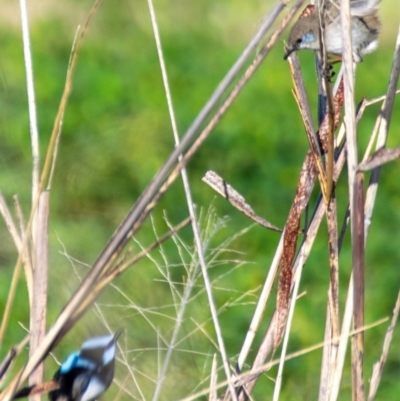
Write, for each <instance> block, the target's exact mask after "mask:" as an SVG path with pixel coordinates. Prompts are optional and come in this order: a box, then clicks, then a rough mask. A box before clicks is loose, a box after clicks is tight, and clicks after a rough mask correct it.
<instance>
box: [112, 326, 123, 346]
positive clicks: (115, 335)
mask: <svg viewBox="0 0 400 401" xmlns="http://www.w3.org/2000/svg"><path fill="white" fill-rule="evenodd" d="M122 331H123V329H119V330H118V331H117V332H116V333H115V334H114V342H115V343H116V342H117V340H118V337H119V336H120V335H121V333H122Z"/></svg>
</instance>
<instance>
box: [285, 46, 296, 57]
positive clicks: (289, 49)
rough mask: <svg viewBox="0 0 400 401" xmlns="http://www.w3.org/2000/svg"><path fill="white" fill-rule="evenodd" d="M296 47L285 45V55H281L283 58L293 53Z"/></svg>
mask: <svg viewBox="0 0 400 401" xmlns="http://www.w3.org/2000/svg"><path fill="white" fill-rule="evenodd" d="M296 50H297V49H296V48H295V47H292V48H289V47H286V53H285V55H284V56H283V59H284V60H287V58H288V57H289V56H290V55H291V54H292V53H293V52H295V51H296Z"/></svg>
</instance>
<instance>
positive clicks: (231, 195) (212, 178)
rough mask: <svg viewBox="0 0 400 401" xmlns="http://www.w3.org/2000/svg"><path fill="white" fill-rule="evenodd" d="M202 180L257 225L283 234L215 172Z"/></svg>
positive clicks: (209, 173)
mask: <svg viewBox="0 0 400 401" xmlns="http://www.w3.org/2000/svg"><path fill="white" fill-rule="evenodd" d="M202 180H203V181H204V182H205V183H206V184H208V185H209V186H210V187H211V188H213V189H214V190H215V191H216V192H218V193H219V194H220V195H221V196H222V197H224V198H225V199H226V200H227V201H228V202H229V203H230V204H231V205H232V206H233V207H235V208H236V209H237V210H239V211H240V212H242V213H243V214H244V215H245V216H247V217H249V218H250V219H252V220H253V221H255V222H256V223H257V224H259V225H261V226H263V227H265V228H268V229H269V230H272V231H278V232H282V229H280V228H278V227H276V226H274V225H273V224H271V223H270V222H269V221H267V220H265V219H263V218H262V217H260V216H258V215H257V214H256V213H255V212H254V210H253V209H252V208H251V206H250V205H249V204H247V203H246V201H245V198H244V197H243V196H242V195H240V193H239V192H237V191H236V190H235V189H234V188H233V187H232V186H231V185H229V184H228V183H227V182H226V181H225V180H223V179H222V178H221V177H220V176H219V175H218V174H217V173H215V172H214V171H207V173H206V175H205V176H204V177H203V178H202Z"/></svg>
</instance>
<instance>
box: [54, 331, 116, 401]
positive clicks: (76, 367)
mask: <svg viewBox="0 0 400 401" xmlns="http://www.w3.org/2000/svg"><path fill="white" fill-rule="evenodd" d="M120 334H121V331H119V332H117V333H116V334H106V335H104V336H100V337H93V338H90V339H88V340H86V341H85V342H84V343H83V344H82V347H81V349H80V351H76V352H73V353H72V354H70V355H69V356H68V358H67V359H66V360H65V361H64V362H63V363H62V365H61V367H60V369H59V370H58V371H57V372H56V373H55V375H54V378H53V380H54V381H55V382H56V383H58V385H59V389H57V390H54V391H51V392H49V399H50V401H92V400H96V399H97V398H98V397H99V396H101V395H102V394H103V393H104V392H105V391H106V390H107V388H108V387H109V386H110V384H111V382H112V380H113V377H114V364H115V353H116V341H117V339H118V336H119V335H120Z"/></svg>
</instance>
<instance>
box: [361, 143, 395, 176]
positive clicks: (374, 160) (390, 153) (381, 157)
mask: <svg viewBox="0 0 400 401" xmlns="http://www.w3.org/2000/svg"><path fill="white" fill-rule="evenodd" d="M398 158H400V148H396V149H386V148H381V149H378V150H377V151H376V152H375V153H373V154H372V155H371V157H369V158H368V159H367V160H365V161H364V162H362V163H360V164H359V165H358V169H357V170H358V171H368V170H372V169H374V168H376V167H380V166H382V165H383V164H385V163H389V162H391V161H393V160H396V159H398Z"/></svg>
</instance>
